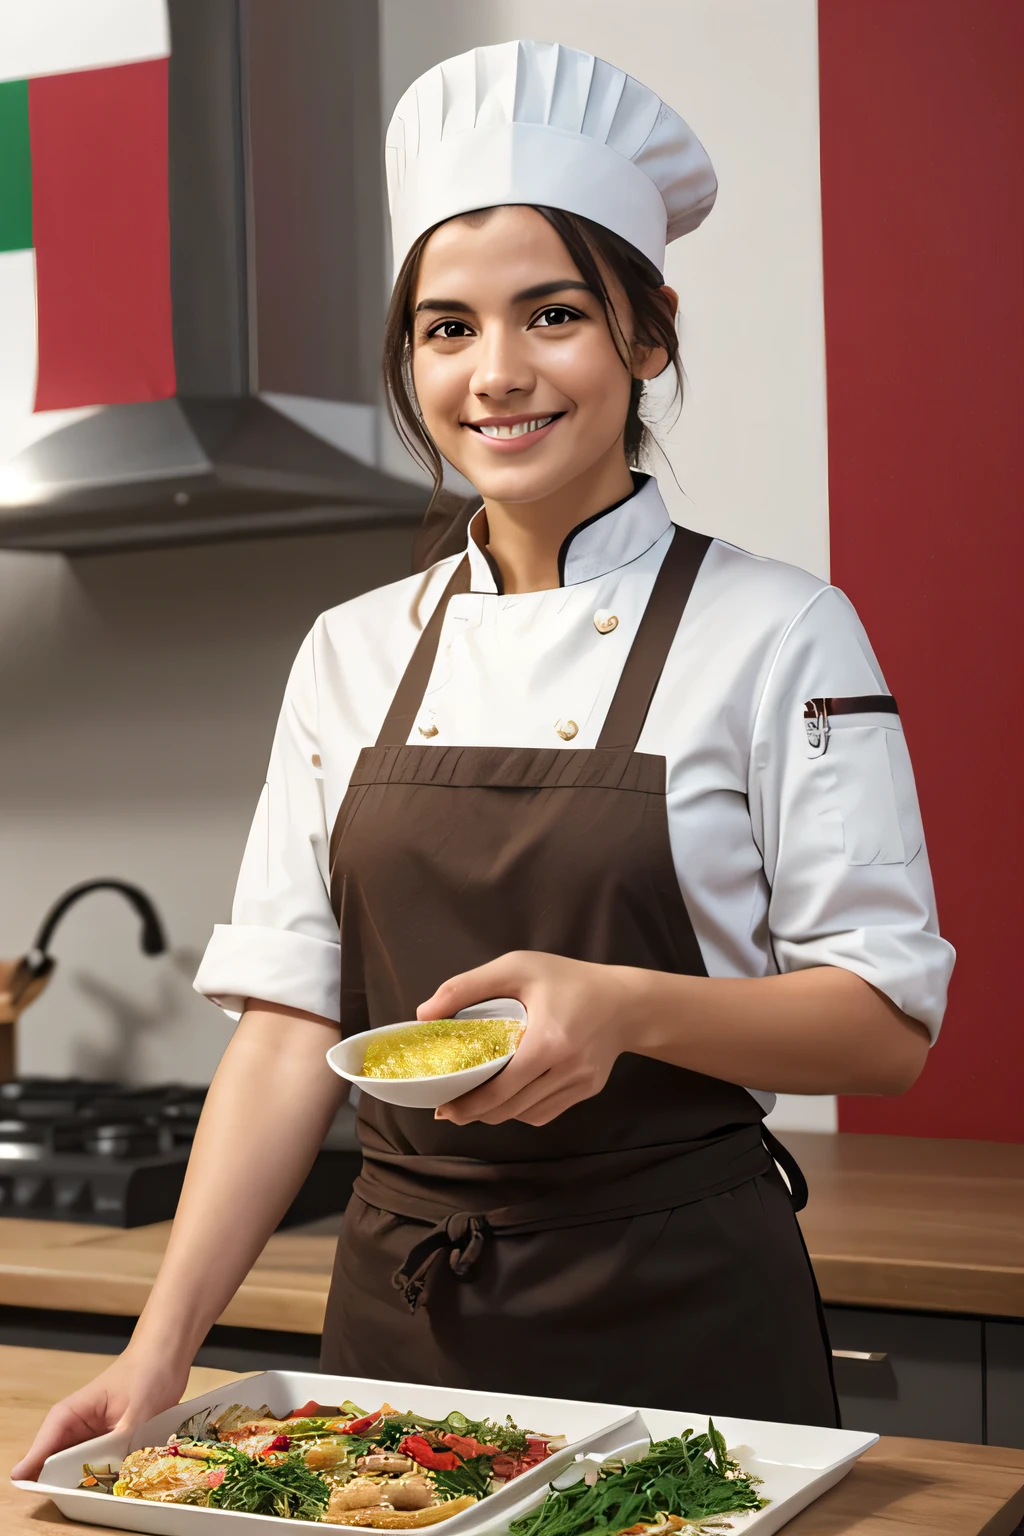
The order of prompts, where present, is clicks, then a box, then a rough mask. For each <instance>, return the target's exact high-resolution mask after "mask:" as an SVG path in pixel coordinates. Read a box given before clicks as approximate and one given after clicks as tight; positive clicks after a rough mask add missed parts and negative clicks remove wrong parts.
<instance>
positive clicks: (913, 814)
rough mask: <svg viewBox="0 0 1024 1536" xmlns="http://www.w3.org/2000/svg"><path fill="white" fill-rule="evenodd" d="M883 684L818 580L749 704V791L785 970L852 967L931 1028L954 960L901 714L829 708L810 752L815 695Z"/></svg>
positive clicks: (878, 689)
mask: <svg viewBox="0 0 1024 1536" xmlns="http://www.w3.org/2000/svg"><path fill="white" fill-rule="evenodd" d="M887 693H888V689H887V687H886V685H885V680H884V678H883V677H882V673H881V671H880V669H879V666H878V663H877V661H876V660H875V657H874V654H873V653H872V650H871V646H870V644H869V642H868V638H867V636H866V634H865V633H864V629H863V627H862V625H861V623H860V620H859V619H858V617H857V614H856V613H855V611H854V609H853V607H852V605H851V604H850V602H849V600H848V599H847V598H846V597H845V596H844V595H843V594H842V593H841V592H839V591H837V590H836V589H835V588H834V587H826V588H824V589H822V590H821V591H820V592H819V593H818V594H817V595H816V596H815V597H814V598H813V599H812V600H811V601H810V602H808V603H807V605H806V606H805V607H804V609H803V610H802V611H801V613H800V614H799V615H798V616H797V617H796V619H795V620H794V621H793V623H792V624H791V625H790V626H789V628H788V630H787V632H786V634H785V636H784V638H783V640H782V643H781V645H780V647H779V649H778V652H777V654H776V656H775V659H774V662H773V663H772V666H771V669H770V671H769V674H768V677H767V681H766V684H765V688H764V692H763V694H762V697H761V700H760V704H759V707H758V711H757V718H756V722H755V728H754V737H753V743H752V752H751V770H750V786H749V799H750V811H751V820H752V825H753V828H754V835H755V838H756V840H757V842H758V847H759V849H760V851H761V855H762V858H763V860H764V868H765V873H766V876H767V879H768V882H769V885H770V887H771V895H770V900H769V906H768V922H769V928H770V935H771V942H772V948H773V951H774V954H775V959H776V963H777V965H778V968H779V970H780V971H783V972H787V971H797V970H803V969H806V968H807V967H810V966H816V965H831V966H838V967H840V968H842V969H845V970H848V971H853V972H854V973H855V974H856V975H858V976H861V977H863V979H864V980H865V981H867V982H869V983H870V984H871V985H872V986H874V987H877V988H878V990H879V991H880V992H883V993H884V994H885V995H886V996H887V997H889V998H891V1000H892V1001H893V1002H894V1003H895V1004H896V1005H897V1007H899V1008H901V1009H902V1010H903V1012H904V1013H906V1014H908V1015H909V1016H910V1017H911V1018H915V1019H918V1020H920V1021H921V1023H923V1024H924V1025H926V1026H927V1028H928V1030H929V1033H930V1034H931V1037H932V1039H933V1040H934V1038H935V1036H936V1035H937V1034H938V1031H939V1027H940V1025H941V1023H942V1017H943V1013H944V1010H945V1005H946V990H947V987H948V983H949V977H950V974H951V972H952V969H953V960H954V954H953V950H952V948H951V946H950V945H949V944H947V943H946V941H945V940H944V939H943V938H941V937H940V935H939V929H938V920H937V916H936V910H935V895H934V890H933V887H932V879H931V872H930V870H929V866H928V855H927V852H926V849H925V845H924V834H923V830H922V826H921V818H920V812H919V809H918V802H917V792H916V789H915V785H914V777H913V771H912V769H911V766H910V759H909V756H908V754H907V746H906V741H905V738H904V735H903V729H902V725H901V722H900V719H899V716H898V715H895V714H885V713H882V712H875V713H872V712H870V711H865V712H860V713H855V714H848V715H844V716H842V717H840V716H838V715H837V716H836V717H835V718H834V720H833V722H832V724H833V729H832V731H831V733H830V735H829V736H828V738H827V746H826V750H825V751H824V752H823V753H815V751H814V749H813V747H812V745H811V743H810V742H809V739H808V733H807V730H806V726H805V723H804V718H803V716H804V704H805V701H807V700H809V699H817V698H837V697H840V698H851V699H859V698H860V697H861V696H864V695H879V694H882V695H885V694H887Z"/></svg>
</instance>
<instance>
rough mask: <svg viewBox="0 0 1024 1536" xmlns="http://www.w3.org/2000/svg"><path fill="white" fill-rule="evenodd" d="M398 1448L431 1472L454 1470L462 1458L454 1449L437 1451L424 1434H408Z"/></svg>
mask: <svg viewBox="0 0 1024 1536" xmlns="http://www.w3.org/2000/svg"><path fill="white" fill-rule="evenodd" d="M398 1449H399V1452H400V1453H401V1454H402V1455H403V1456H409V1457H411V1459H412V1460H413V1461H415V1462H417V1463H418V1465H419V1466H421V1467H426V1468H428V1470H429V1471H431V1472H454V1471H455V1469H456V1467H457V1466H459V1465H460V1458H459V1457H458V1456H456V1454H455V1452H454V1451H435V1450H434V1447H433V1446H432V1445H431V1444H430V1443H429V1442H428V1441H426V1440H424V1438H423V1436H422V1435H406V1437H405V1439H404V1440H403V1441H402V1443H401V1445H400V1446H399V1447H398Z"/></svg>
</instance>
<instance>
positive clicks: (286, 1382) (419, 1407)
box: [17, 1371, 644, 1536]
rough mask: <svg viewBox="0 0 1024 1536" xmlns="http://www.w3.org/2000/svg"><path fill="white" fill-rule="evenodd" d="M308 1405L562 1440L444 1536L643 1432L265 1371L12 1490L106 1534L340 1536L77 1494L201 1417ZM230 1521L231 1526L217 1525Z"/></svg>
mask: <svg viewBox="0 0 1024 1536" xmlns="http://www.w3.org/2000/svg"><path fill="white" fill-rule="evenodd" d="M310 1398H315V1399H316V1401H317V1402H328V1403H343V1402H344V1401H345V1400H346V1399H349V1400H351V1401H352V1402H355V1403H358V1404H359V1405H360V1406H361V1407H363V1408H365V1409H366V1410H367V1412H371V1411H372V1410H373V1409H374V1408H379V1407H380V1405H381V1403H383V1402H388V1403H390V1404H391V1405H392V1407H394V1408H398V1409H400V1410H402V1411H403V1412H406V1411H408V1412H412V1413H415V1412H422V1413H424V1414H426V1415H427V1416H428V1417H430V1418H437V1419H440V1418H444V1417H445V1416H446V1415H447V1414H449V1413H451V1412H452V1411H453V1410H454V1409H458V1410H459V1411H460V1412H461V1413H465V1414H466V1416H467V1417H468V1418H478V1419H483V1418H489V1419H504V1417H505V1415H506V1414H511V1415H512V1418H513V1419H514V1420H515V1422H516V1423H517V1424H518V1425H520V1426H521V1427H522V1428H524V1429H531V1430H539V1431H543V1432H546V1433H548V1434H551V1435H565V1436H566V1438H567V1439H568V1441H569V1445H568V1446H567V1447H566V1449H565V1450H563V1451H557V1452H556V1453H555V1455H554V1456H551V1457H549V1458H548V1460H547V1461H545V1462H542V1463H541V1465H540V1466H538V1467H535V1468H533V1470H532V1471H530V1472H524V1473H523V1474H522V1475H521V1476H520V1477H517V1478H515V1479H514V1480H513V1481H512V1482H511V1483H508V1484H507V1485H506V1486H505V1487H504V1488H502V1489H500V1490H499V1491H498V1492H497V1493H492V1494H491V1495H490V1496H489V1497H488V1498H487V1499H485V1500H483V1501H482V1502H481V1503H480V1504H478V1505H476V1506H475V1507H474V1508H472V1509H466V1510H463V1511H462V1512H461V1513H460V1514H457V1515H452V1516H451V1518H450V1519H449V1520H446V1521H445V1522H444V1529H445V1532H446V1533H447V1532H449V1531H450V1532H451V1533H452V1536H456V1533H465V1536H469V1533H470V1532H472V1533H473V1536H478V1533H481V1532H483V1531H485V1530H486V1531H495V1530H501V1529H503V1528H504V1527H505V1526H506V1525H507V1524H508V1521H509V1520H511V1519H512V1518H513V1516H514V1515H515V1514H518V1513H520V1512H521V1510H522V1509H523V1508H524V1507H526V1506H527V1505H528V1504H530V1503H533V1502H534V1501H536V1500H537V1499H539V1498H542V1497H543V1495H544V1493H545V1491H546V1489H547V1484H548V1480H549V1479H550V1478H551V1477H553V1476H555V1475H556V1474H557V1473H558V1472H559V1471H560V1470H562V1468H564V1467H566V1466H568V1464H569V1463H570V1462H571V1461H573V1460H574V1458H575V1455H576V1453H577V1451H582V1450H592V1451H617V1450H619V1449H620V1448H621V1447H622V1446H625V1445H630V1444H635V1443H636V1442H637V1441H638V1440H640V1439H642V1438H643V1435H644V1430H643V1426H642V1425H641V1423H640V1417H639V1414H638V1413H637V1411H636V1409H634V1408H623V1407H621V1406H619V1405H616V1404H609V1403H582V1402H575V1401H573V1400H571V1399H565V1400H563V1399H561V1398H554V1397H516V1396H513V1395H511V1394H508V1393H497V1392H470V1391H467V1390H466V1389H464V1388H462V1387H458V1388H455V1387H423V1386H415V1385H413V1384H410V1383H406V1382H400V1381H372V1380H368V1379H366V1378H364V1377H359V1376H322V1375H320V1374H319V1373H318V1372H312V1371H309V1372H307V1371H264V1372H263V1373H262V1374H261V1375H259V1376H247V1377H244V1378H243V1379H242V1380H240V1381H234V1382H229V1383H227V1384H226V1385H225V1386H222V1387H216V1388H215V1389H214V1390H213V1391H212V1392H205V1393H204V1394H203V1395H202V1397H193V1398H190V1399H189V1400H188V1402H185V1403H179V1404H177V1405H176V1406H175V1407H174V1408H168V1409H167V1411H166V1413H161V1414H159V1415H158V1417H157V1418H155V1419H150V1420H149V1421H148V1422H147V1423H145V1424H143V1425H141V1426H140V1427H139V1428H138V1429H137V1430H135V1431H133V1432H132V1433H131V1434H129V1433H127V1432H122V1433H120V1434H117V1433H112V1434H109V1435H101V1436H99V1437H98V1438H97V1439H95V1440H87V1441H85V1442H84V1444H82V1445H76V1446H72V1447H71V1449H70V1450H67V1451H60V1452H58V1454H57V1455H56V1456H51V1457H49V1458H48V1460H47V1461H46V1463H45V1464H44V1466H43V1469H42V1472H41V1473H40V1479H39V1481H38V1482H19V1483H18V1484H17V1487H19V1488H24V1489H26V1490H28V1491H29V1492H30V1493H41V1494H46V1495H47V1496H48V1497H49V1498H51V1499H52V1500H53V1502H54V1503H55V1504H56V1506H57V1508H58V1509H59V1510H60V1512H61V1514H62V1515H66V1516H67V1518H68V1519H69V1520H81V1521H84V1522H85V1523H86V1524H88V1525H100V1526H106V1527H107V1528H108V1529H110V1528H113V1529H114V1530H118V1531H145V1532H150V1533H152V1536H214V1533H215V1532H217V1531H219V1532H220V1533H221V1536H231V1533H232V1531H238V1532H239V1533H240V1525H239V1522H242V1523H244V1522H246V1521H248V1522H249V1523H250V1525H252V1526H254V1527H258V1528H262V1529H263V1530H265V1531H267V1532H270V1531H272V1530H273V1531H280V1532H282V1533H284V1532H289V1531H290V1532H292V1536H295V1532H297V1531H299V1530H301V1528H302V1527H303V1526H304V1525H305V1526H306V1527H307V1528H308V1529H309V1530H317V1531H325V1532H326V1531H331V1530H338V1531H344V1527H343V1526H333V1525H322V1524H318V1523H314V1522H312V1521H308V1520H282V1519H279V1518H278V1517H277V1516H276V1515H248V1514H243V1513H240V1512H238V1511H235V1510H227V1509H196V1508H194V1507H190V1506H188V1505H185V1504H155V1503H149V1502H147V1501H146V1500H144V1499H123V1498H112V1497H111V1496H110V1495H109V1494H103V1493H90V1492H89V1491H88V1490H87V1489H80V1488H79V1487H78V1486H77V1485H78V1483H79V1482H80V1481H81V1478H82V1463H83V1462H84V1461H89V1462H94V1463H97V1462H98V1463H100V1464H105V1463H108V1462H109V1463H110V1464H111V1465H113V1466H116V1465H118V1463H120V1462H121V1461H122V1460H123V1459H124V1457H125V1456H127V1454H128V1452H129V1451H132V1450H136V1449H138V1448H139V1447H140V1446H144V1445H161V1444H163V1443H164V1442H165V1441H166V1439H167V1437H168V1435H171V1434H173V1433H174V1431H175V1430H176V1429H177V1427H178V1425H179V1424H180V1423H181V1422H182V1421H183V1420H184V1419H187V1418H189V1417H190V1416H191V1415H192V1414H193V1413H197V1412H198V1411H199V1410H200V1409H201V1408H206V1407H216V1406H218V1405H223V1406H225V1407H226V1406H227V1405H228V1404H229V1403H245V1404H246V1405H247V1406H251V1407H254V1408H258V1407H259V1406H260V1404H261V1403H267V1404H269V1406H270V1407H271V1409H273V1411H274V1412H275V1413H279V1414H286V1413H290V1412H291V1411H292V1409H293V1408H298V1407H300V1406H301V1405H302V1404H303V1403H305V1402H307V1401H308V1400H309V1399H310ZM227 1521H234V1522H235V1524H234V1525H229V1524H226V1523H225V1522H227Z"/></svg>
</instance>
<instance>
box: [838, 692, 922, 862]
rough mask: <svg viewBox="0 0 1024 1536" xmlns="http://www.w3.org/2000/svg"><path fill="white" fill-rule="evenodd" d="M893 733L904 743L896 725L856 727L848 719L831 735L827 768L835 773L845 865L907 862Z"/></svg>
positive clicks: (851, 720)
mask: <svg viewBox="0 0 1024 1536" xmlns="http://www.w3.org/2000/svg"><path fill="white" fill-rule="evenodd" d="M833 724H835V722H833ZM897 734H898V735H899V737H900V740H901V741H902V734H903V733H902V732H901V731H899V730H898V728H897V729H896V730H887V729H886V728H885V727H880V726H877V725H866V726H861V725H855V724H854V723H853V719H852V718H851V719H850V721H849V723H847V722H846V721H844V722H843V724H842V726H841V728H840V729H838V730H836V729H833V731H832V733H831V739H830V741H829V752H828V757H829V766H830V768H831V769H832V772H833V774H834V775H835V784H836V791H837V794H838V799H839V810H840V816H841V818H842V824H843V848H844V851H845V853H846V862H847V863H848V864H902V863H904V862H905V854H904V846H903V833H902V830H901V828H900V817H899V810H898V808H897V804H896V786H895V783H894V780H893V771H892V766H891V760H890V757H889V745H888V738H889V737H890V736H895V735H897ZM904 750H906V749H905V748H904Z"/></svg>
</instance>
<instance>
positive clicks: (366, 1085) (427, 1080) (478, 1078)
mask: <svg viewBox="0 0 1024 1536" xmlns="http://www.w3.org/2000/svg"><path fill="white" fill-rule="evenodd" d="M454 1017H455V1018H456V1019H519V1020H520V1021H521V1022H522V1023H523V1024H525V1023H526V1009H525V1008H524V1007H523V1005H522V1003H520V1002H518V1001H517V1000H516V999H515V998H513V997H492V998H489V999H488V1001H487V1002H485V1003H476V1004H474V1006H473V1007H472V1008H462V1009H460V1010H459V1012H458V1013H456V1014H455V1015H454ZM410 1022H411V1023H414V1024H415V1023H420V1024H423V1023H426V1022H427V1021H426V1020H425V1019H419V1020H417V1019H413V1020H411V1021H410ZM408 1027H409V1025H408V1024H384V1025H382V1026H381V1027H380V1029H366V1030H364V1031H363V1033H362V1034H361V1035H350V1036H349V1038H348V1039H347V1040H341V1041H339V1042H338V1044H337V1045H332V1046H331V1048H330V1050H329V1051H328V1052H327V1062H328V1065H329V1066H330V1067H331V1068H332V1069H333V1070H334V1071H335V1072H337V1074H338V1076H339V1077H344V1078H345V1079H346V1080H347V1081H348V1082H350V1083H355V1085H356V1087H357V1088H358V1089H359V1091H360V1093H368V1094H369V1095H370V1096H371V1098H374V1099H383V1101H384V1103H385V1104H400V1105H402V1107H403V1108H405V1109H437V1108H438V1107H439V1106H440V1105H441V1104H450V1103H451V1101H452V1099H458V1098H461V1097H462V1095H463V1094H464V1093H469V1092H470V1091H471V1090H472V1089H473V1088H479V1086H480V1084H481V1083H486V1081H487V1079H488V1078H489V1077H493V1076H494V1075H495V1073H496V1072H500V1071H501V1069H502V1067H505V1066H507V1065H508V1063H509V1062H510V1061H511V1060H512V1057H513V1054H514V1052H512V1051H509V1053H508V1055H507V1056H498V1057H496V1058H495V1060H494V1061H485V1062H484V1063H483V1065H482V1066H479V1067H466V1068H465V1070H464V1071H462V1072H446V1073H445V1074H444V1075H443V1076H442V1077H363V1075H362V1072H363V1062H364V1060H365V1058H366V1047H367V1046H368V1045H369V1043H370V1041H371V1040H379V1039H380V1038H381V1036H382V1035H390V1034H393V1033H394V1031H395V1030H396V1029H408Z"/></svg>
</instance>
